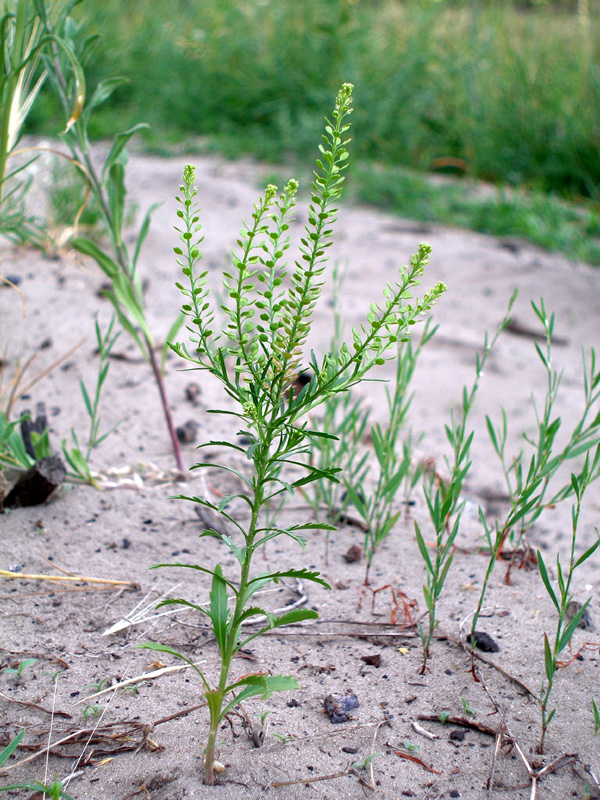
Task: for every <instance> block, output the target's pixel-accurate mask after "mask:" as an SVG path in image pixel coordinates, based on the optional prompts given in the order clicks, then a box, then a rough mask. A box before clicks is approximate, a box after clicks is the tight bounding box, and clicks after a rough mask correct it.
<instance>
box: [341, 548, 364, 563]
mask: <svg viewBox="0 0 600 800" xmlns="http://www.w3.org/2000/svg"><path fill="white" fill-rule="evenodd" d="M361 555H362V551H361V549H360V547H359V546H358V545H357V544H352V545H350V547H349V548H348V550H347V551H346V552H345V553H344V555H343V556H342V558H343V559H344V561H346V562H347V563H348V564H353V563H354V562H355V561H360V557H361Z"/></svg>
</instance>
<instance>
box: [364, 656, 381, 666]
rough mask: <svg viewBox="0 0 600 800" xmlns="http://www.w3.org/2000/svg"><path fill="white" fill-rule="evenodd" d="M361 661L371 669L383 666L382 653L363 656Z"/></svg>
mask: <svg viewBox="0 0 600 800" xmlns="http://www.w3.org/2000/svg"><path fill="white" fill-rule="evenodd" d="M361 659H362V660H363V661H364V662H365V664H369V665H370V666H371V667H379V665H380V664H381V653H373V654H372V655H368V656H361Z"/></svg>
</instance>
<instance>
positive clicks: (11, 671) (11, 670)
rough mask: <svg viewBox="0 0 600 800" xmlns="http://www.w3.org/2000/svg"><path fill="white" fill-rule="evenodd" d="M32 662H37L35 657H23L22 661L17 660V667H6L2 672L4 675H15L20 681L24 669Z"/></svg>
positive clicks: (32, 663) (31, 664)
mask: <svg viewBox="0 0 600 800" xmlns="http://www.w3.org/2000/svg"><path fill="white" fill-rule="evenodd" d="M34 664H37V658H24V659H23V661H20V662H19V665H18V667H6V669H5V670H4V672H5V674H6V675H16V676H17V680H18V681H20V680H22V678H23V673H24V672H25V670H26V669H28V668H29V667H31V666H33V665H34Z"/></svg>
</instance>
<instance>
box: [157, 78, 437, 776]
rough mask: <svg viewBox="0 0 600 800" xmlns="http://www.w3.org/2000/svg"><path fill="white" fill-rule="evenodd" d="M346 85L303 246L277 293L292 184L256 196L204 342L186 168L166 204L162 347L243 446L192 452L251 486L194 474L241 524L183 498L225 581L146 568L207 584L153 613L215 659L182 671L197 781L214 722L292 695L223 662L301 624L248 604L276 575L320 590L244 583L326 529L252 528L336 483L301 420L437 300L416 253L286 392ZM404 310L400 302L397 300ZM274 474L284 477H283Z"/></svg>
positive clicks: (203, 278)
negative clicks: (199, 692)
mask: <svg viewBox="0 0 600 800" xmlns="http://www.w3.org/2000/svg"><path fill="white" fill-rule="evenodd" d="M352 88H353V87H352V85H351V84H344V85H343V87H342V89H341V90H340V92H339V94H338V96H337V99H336V103H335V108H334V110H333V115H332V121H328V122H327V125H326V128H325V135H324V136H323V144H322V145H321V146H320V153H321V154H320V158H319V160H318V161H317V169H316V171H315V179H314V182H313V184H312V193H311V204H310V208H309V213H308V224H307V226H306V233H305V236H304V237H303V238H302V240H301V244H300V248H299V251H300V252H299V257H298V260H296V261H295V262H294V266H293V268H292V269H291V275H290V279H289V282H288V283H287V288H286V285H284V278H285V277H286V264H285V263H284V262H283V257H284V254H285V252H286V251H287V250H288V247H289V240H288V235H287V231H288V229H289V225H290V219H291V216H292V209H293V207H294V203H295V195H296V191H297V188H298V183H297V182H296V181H294V180H291V181H289V183H288V184H287V185H286V187H285V189H284V191H283V193H281V194H278V192H277V189H276V187H275V186H268V187H267V190H266V192H265V194H264V196H263V197H262V198H261V199H260V200H259V201H258V203H257V204H256V205H255V206H254V211H253V214H252V218H251V222H250V223H249V224H248V225H244V228H243V229H242V232H241V234H240V238H239V239H238V243H237V250H236V251H235V252H234V255H233V265H232V267H231V268H230V269H229V270H228V271H227V272H225V273H224V277H223V286H224V295H223V297H224V303H223V309H224V312H225V314H226V325H225V329H224V330H223V331H221V332H220V333H218V332H216V331H215V325H214V312H213V311H212V310H211V305H210V301H209V291H208V288H207V286H206V283H207V272H208V271H207V270H204V271H202V272H200V273H196V267H197V265H198V262H199V261H200V259H201V254H200V247H199V245H200V243H201V241H202V238H201V236H200V233H199V232H200V230H201V225H200V223H199V216H198V208H197V205H196V203H195V202H194V198H195V196H196V190H195V188H194V178H195V174H194V168H193V167H190V166H187V167H186V168H185V170H184V173H183V185H182V187H181V196H180V197H178V202H179V204H180V208H179V210H178V212H177V213H178V216H179V218H180V220H181V225H182V227H181V229H178V230H179V234H180V240H181V245H180V246H178V247H176V248H175V253H176V255H177V258H178V263H179V264H180V265H181V267H182V271H183V275H184V277H185V278H186V280H187V282H188V283H187V285H186V286H184V285H183V284H181V283H179V284H178V286H179V289H180V290H181V292H182V293H183V295H184V296H185V298H186V299H185V304H184V305H183V313H184V314H185V315H186V317H187V318H188V322H189V328H188V329H189V330H190V331H191V333H192V337H193V338H192V340H191V341H192V344H193V348H192V349H191V351H190V350H189V349H188V347H187V346H186V345H185V344H175V345H172V347H173V349H174V350H175V352H176V353H178V354H179V355H180V356H181V357H182V358H184V359H186V360H187V361H188V362H190V363H191V364H193V365H194V366H195V368H197V369H200V370H206V371H208V372H209V373H210V374H212V375H213V376H214V377H215V378H217V379H218V380H219V381H220V382H221V384H222V386H223V389H224V391H225V393H226V394H227V395H228V396H229V397H230V398H231V399H232V400H233V401H234V402H235V404H236V408H237V410H236V411H220V412H217V413H226V414H229V415H233V416H234V417H235V418H237V419H238V420H239V421H240V423H241V425H242V426H243V429H242V431H241V432H242V433H243V434H244V435H246V436H247V437H248V438H249V440H250V445H249V446H248V448H247V450H243V449H242V448H241V447H239V446H238V445H237V444H234V443H232V442H227V441H223V442H210V443H207V444H206V445H202V446H211V447H215V446H217V445H218V446H221V447H224V448H228V449H229V450H232V451H234V452H235V453H236V454H242V455H245V456H246V458H247V459H248V461H249V462H250V464H249V466H250V468H251V476H250V477H249V476H248V475H245V474H244V473H243V472H241V471H238V470H236V469H234V468H233V467H231V466H229V465H227V464H220V465H216V464H214V463H200V464H197V465H196V468H198V469H205V468H209V467H211V468H212V467H215V466H218V468H220V469H224V470H227V471H229V472H233V473H234V474H235V475H236V476H237V478H238V479H239V481H241V485H242V487H243V488H242V490H241V492H240V493H238V494H237V495H233V497H237V498H238V499H240V500H241V501H242V502H243V503H245V504H246V505H247V507H248V510H249V519H248V521H247V522H245V523H244V524H243V523H242V522H239V521H238V520H236V519H235V518H234V517H233V516H232V515H231V514H230V513H228V511H227V509H226V507H227V504H228V503H229V502H230V500H231V499H232V496H226V497H223V498H222V499H221V500H220V502H219V503H218V505H215V504H213V503H212V502H210V501H209V500H208V499H205V498H200V497H187V498H182V499H187V500H191V501H193V502H196V503H199V504H200V505H202V506H206V507H207V508H209V509H211V510H212V511H213V512H216V513H217V514H220V515H221V516H222V517H223V518H225V519H226V520H227V521H228V523H229V524H230V525H232V526H233V527H234V529H235V531H236V535H235V537H234V536H229V535H226V534H224V533H219V532H217V531H212V530H207V531H204V532H203V534H201V535H202V536H207V535H211V536H217V537H218V538H219V539H221V541H222V542H223V543H224V544H225V545H226V546H227V547H228V548H229V549H230V550H231V552H232V553H233V555H234V556H235V559H236V560H237V562H238V565H239V573H238V574H237V575H236V577H233V576H229V575H228V576H226V575H225V573H224V571H223V568H222V567H221V565H220V564H217V565H216V566H215V567H214V568H210V567H208V566H202V565H199V564H159V565H157V566H161V567H162V566H172V567H184V568H187V569H193V570H197V571H200V572H202V573H206V574H208V575H210V576H211V578H212V584H211V591H210V602H209V605H208V606H207V607H202V606H199V605H196V604H194V603H191V602H190V601H188V600H185V599H175V598H174V599H169V600H166V601H164V603H163V604H179V605H183V606H185V607H192V608H195V609H196V610H197V611H199V612H200V613H201V614H203V615H205V616H207V617H208V618H209V619H210V623H211V627H212V630H213V633H214V636H215V639H216V642H217V645H218V648H219V660H220V667H219V677H218V679H217V682H216V683H215V684H213V683H212V682H211V680H210V678H209V676H208V675H206V674H205V673H204V672H202V671H200V670H199V669H198V668H197V667H195V666H194V669H195V670H196V672H197V673H198V675H199V676H200V679H201V681H202V684H203V689H204V695H205V697H206V699H207V703H208V708H209V715H210V730H209V735H208V743H207V746H206V750H205V758H204V764H205V783H207V784H208V785H212V784H213V783H214V780H215V776H214V761H215V745H216V738H217V733H218V730H219V726H220V724H221V721H222V720H223V718H224V716H225V715H226V714H227V713H228V712H229V711H230V710H231V709H232V708H233V707H234V706H235V705H236V704H237V703H240V702H241V701H243V700H245V699H247V698H249V697H253V696H260V697H261V698H262V699H263V700H266V699H267V698H268V697H269V696H270V695H271V694H272V693H273V692H276V691H283V690H288V689H293V688H296V687H297V685H298V684H297V682H296V680H295V679H294V678H292V677H289V676H284V675H270V674H265V673H262V674H260V673H254V674H250V675H244V676H243V677H240V678H230V671H231V667H232V663H233V659H234V656H235V654H236V653H237V652H238V651H239V650H240V648H243V647H245V646H247V644H248V643H249V642H250V641H251V640H252V639H254V638H256V637H257V636H260V635H261V634H262V633H264V632H266V631H268V630H271V629H273V628H276V627H279V626H281V625H288V624H291V623H294V622H299V621H301V620H306V619H314V618H316V617H317V613H316V612H315V611H313V610H311V609H295V610H292V611H289V612H287V613H284V614H281V615H280V616H276V615H275V614H272V613H270V612H268V611H265V610H264V609H262V608H259V607H257V606H255V605H252V598H253V597H254V595H255V594H256V592H257V591H259V590H260V589H262V588H263V587H264V586H265V585H267V584H269V583H278V582H279V581H280V580H281V579H282V578H285V577H297V578H300V579H302V580H308V581H314V582H316V583H319V584H321V585H322V586H325V587H327V588H329V587H328V584H327V583H326V582H325V581H324V580H323V578H321V577H320V576H319V574H318V573H317V572H311V571H309V570H307V569H301V568H293V569H286V570H283V571H274V572H262V573H258V574H256V573H254V572H253V571H252V559H253V556H254V554H255V553H256V552H257V550H258V549H259V548H261V547H262V546H263V545H264V544H265V543H266V542H268V541H270V540H271V539H274V538H275V537H278V536H287V537H289V538H290V539H292V540H293V541H295V542H297V543H298V544H299V545H300V546H301V547H304V546H305V540H304V539H303V538H302V534H303V532H304V531H306V530H311V529H321V530H331V529H332V526H331V525H329V524H328V523H320V522H307V523H303V524H295V525H291V526H289V527H287V528H282V527H275V526H273V525H269V524H267V525H266V526H265V524H264V523H263V520H262V517H261V512H263V511H264V508H265V504H266V503H268V502H269V501H270V500H271V499H272V498H274V497H277V496H279V495H280V494H282V493H283V492H289V493H290V494H293V493H294V492H295V490H296V489H298V488H300V487H302V486H305V485H307V484H309V483H311V482H312V481H314V480H316V479H319V478H328V479H330V480H337V475H338V474H339V472H340V467H338V466H337V465H335V464H330V465H328V466H326V467H322V468H317V467H315V466H311V464H310V463H307V461H306V458H305V457H306V454H307V453H308V451H309V450H310V448H311V445H312V441H313V440H314V438H315V437H319V436H321V437H327V436H329V435H330V434H327V433H322V432H318V431H313V430H310V429H309V428H308V423H307V422H306V421H304V422H303V421H302V418H303V417H305V416H306V415H307V413H308V412H309V411H311V410H312V409H314V408H315V407H317V406H318V405H320V404H321V403H323V402H324V400H325V399H326V398H327V397H328V396H330V395H331V394H335V393H340V392H347V391H348V390H349V389H350V388H351V387H352V386H354V385H356V384H357V383H359V382H360V381H361V380H362V379H363V378H364V376H365V375H366V374H367V373H368V372H370V370H371V369H372V368H373V367H375V366H377V365H379V364H382V363H384V362H385V360H386V357H387V354H388V352H389V350H390V349H391V348H393V347H394V345H395V344H396V342H397V341H398V339H399V338H401V339H405V338H406V337H408V335H409V333H410V330H411V328H412V326H413V325H414V324H415V323H416V322H417V321H418V319H419V318H420V317H422V316H423V315H424V314H425V313H427V312H428V311H429V310H430V308H431V307H432V305H433V304H434V303H435V302H436V300H437V299H438V298H439V297H440V295H441V294H442V293H443V291H444V290H445V288H446V287H445V286H444V285H443V284H441V283H440V284H437V285H436V286H435V287H434V288H433V289H432V290H431V291H430V292H428V293H426V294H425V295H424V296H423V299H422V300H415V299H413V295H412V291H413V289H414V287H415V286H416V285H417V284H418V283H419V281H420V278H421V276H422V274H423V270H424V267H425V264H426V263H427V262H428V257H429V254H430V249H431V248H430V247H429V246H428V245H421V246H420V247H419V251H418V253H417V254H416V255H415V256H413V258H412V259H411V262H410V266H408V267H403V268H402V269H401V270H400V277H399V279H398V281H397V282H395V283H390V284H388V285H387V286H386V288H385V289H384V301H383V303H382V304H381V305H380V304H377V303H372V304H371V307H370V311H369V313H368V317H367V322H366V323H365V324H364V325H362V326H361V328H360V329H358V330H356V329H355V330H354V331H353V332H352V343H351V344H350V345H348V344H343V345H342V346H341V347H340V349H339V351H337V352H335V353H328V354H327V355H325V356H324V357H323V358H322V360H321V361H320V362H319V361H318V360H317V357H316V356H315V355H314V354H312V355H311V358H310V367H311V370H312V373H313V374H312V378H311V380H310V382H309V383H308V384H307V385H305V386H304V387H303V388H302V390H301V391H300V392H299V393H298V394H296V395H295V394H294V390H293V385H292V384H293V381H294V379H295V376H296V375H297V373H298V371H299V370H301V368H302V366H303V347H304V346H305V343H306V339H307V336H308V333H309V330H310V325H311V317H312V312H313V309H314V307H315V304H316V302H317V300H318V299H319V296H320V294H321V288H322V285H323V281H324V271H325V264H326V260H327V259H326V250H327V248H328V247H329V245H330V244H331V243H332V233H333V231H332V227H331V225H332V224H333V223H334V221H335V219H336V214H337V210H336V208H335V206H336V203H337V201H338V200H339V198H340V194H341V188H342V184H343V181H344V176H343V171H344V169H345V167H346V163H347V158H348V151H347V149H346V147H347V144H348V139H347V138H346V134H347V131H348V129H349V125H348V124H347V122H346V120H347V116H348V115H349V114H350V112H351V92H352ZM411 301H412V302H411ZM288 466H292V467H294V468H300V469H301V470H303V472H304V474H303V475H302V476H301V477H294V476H293V477H294V479H293V480H292V479H291V478H290V481H289V482H288V481H286V480H285V478H284V477H283V476H284V475H286V473H285V469H286V467H288ZM286 477H287V475H286ZM257 617H258V618H259V620H260V627H259V628H258V629H256V628H254V629H252V630H251V631H248V630H246V631H245V630H244V625H245V623H247V622H249V621H250V620H252V618H254V621H256V618H257ZM142 646H143V647H148V648H149V649H152V650H158V651H159V652H168V653H171V654H172V655H175V656H177V657H178V658H181V659H183V660H184V661H186V662H187V663H188V664H191V665H192V666H193V664H192V662H191V661H190V660H189V659H188V658H186V656H184V655H181V654H180V653H177V652H176V651H174V650H173V649H172V648H170V647H167V646H164V645H160V644H157V643H152V642H150V643H147V644H145V645H142Z"/></svg>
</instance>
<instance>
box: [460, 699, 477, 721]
mask: <svg viewBox="0 0 600 800" xmlns="http://www.w3.org/2000/svg"><path fill="white" fill-rule="evenodd" d="M460 704H461V706H462V707H463V710H464V712H465V714H468V716H469V717H474V716H475V714H476V713H477V712H476V711H475V709H474V708H471V706H470V705H469V703H468V702H467V699H466V697H461V698H460Z"/></svg>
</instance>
